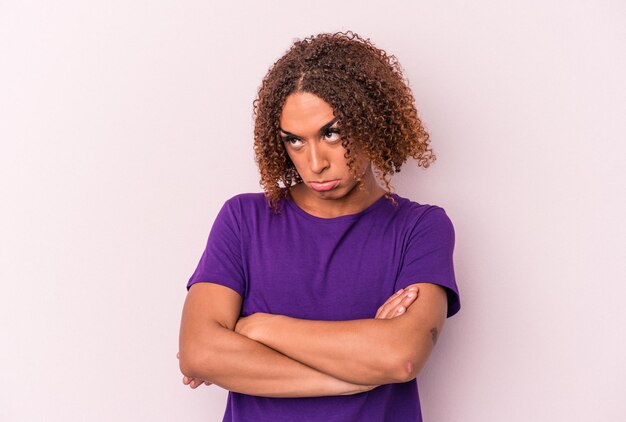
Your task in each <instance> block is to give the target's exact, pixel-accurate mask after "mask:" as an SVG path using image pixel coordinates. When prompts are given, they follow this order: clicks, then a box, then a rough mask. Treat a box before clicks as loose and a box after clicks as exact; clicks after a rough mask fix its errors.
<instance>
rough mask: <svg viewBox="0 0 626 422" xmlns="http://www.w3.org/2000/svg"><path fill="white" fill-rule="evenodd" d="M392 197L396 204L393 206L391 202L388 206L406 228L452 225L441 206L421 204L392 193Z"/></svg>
mask: <svg viewBox="0 0 626 422" xmlns="http://www.w3.org/2000/svg"><path fill="white" fill-rule="evenodd" d="M393 197H394V198H395V200H396V202H397V206H395V207H394V206H393V205H391V204H390V206H391V207H392V208H393V212H394V214H396V218H397V219H398V221H400V222H402V223H403V224H404V225H405V226H407V228H410V229H421V228H424V227H431V226H441V227H445V226H452V221H451V220H450V218H449V216H448V214H447V212H446V210H445V209H444V208H443V207H442V206H439V205H434V204H427V203H424V204H422V203H419V202H417V201H414V200H411V199H409V198H405V197H402V196H399V195H397V194H393Z"/></svg>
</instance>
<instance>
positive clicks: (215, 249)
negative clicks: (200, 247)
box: [187, 198, 245, 297]
mask: <svg viewBox="0 0 626 422" xmlns="http://www.w3.org/2000/svg"><path fill="white" fill-rule="evenodd" d="M236 209H237V207H234V206H233V198H231V199H229V200H228V201H226V203H225V204H224V205H223V206H222V208H221V209H220V211H219V213H218V214H217V217H216V218H215V221H214V222H213V226H212V227H211V231H210V233H209V238H208V240H207V243H206V247H205V249H204V252H203V253H202V256H201V257H200V262H198V266H197V267H196V270H195V271H194V273H193V275H192V276H191V277H190V278H189V281H188V283H187V290H189V288H190V287H191V286H192V285H193V284H194V283H198V282H210V283H216V284H221V285H223V286H226V287H229V288H231V289H233V290H235V291H236V292H237V293H239V295H241V297H244V294H245V276H244V271H243V264H242V254H241V250H242V248H241V238H240V232H241V231H240V229H239V224H238V221H239V219H238V218H237V217H238V215H237V213H236Z"/></svg>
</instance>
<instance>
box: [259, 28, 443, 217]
mask: <svg viewBox="0 0 626 422" xmlns="http://www.w3.org/2000/svg"><path fill="white" fill-rule="evenodd" d="M295 92H308V93H311V94H314V95H316V96H318V97H320V98H321V99H323V100H324V101H326V102H327V103H328V104H330V105H331V107H332V109H333V113H334V115H335V116H338V117H339V122H340V125H341V136H342V145H343V147H344V148H345V149H346V154H345V157H346V159H347V164H348V167H349V169H350V172H351V173H352V175H353V177H354V178H355V180H357V181H359V182H360V177H359V176H358V175H357V174H355V171H356V170H355V168H354V162H355V157H354V156H353V155H352V154H351V152H354V151H355V150H358V152H359V153H364V154H366V156H367V157H368V159H369V160H370V161H371V163H372V165H373V168H374V170H375V172H376V173H377V176H378V178H379V179H380V180H382V181H383V183H384V185H385V187H386V190H387V191H392V188H391V185H390V177H389V176H390V175H392V174H394V173H397V172H399V171H400V167H401V166H402V164H404V163H405V162H406V160H407V159H408V157H409V156H410V157H413V158H415V159H416V160H417V161H418V166H422V167H424V168H427V167H428V166H429V165H430V164H431V163H432V162H434V161H435V160H436V158H437V157H436V155H435V154H434V153H433V152H432V150H431V148H430V146H429V143H430V141H429V135H428V133H427V132H426V130H425V129H424V127H423V125H422V122H421V120H420V118H419V117H418V114H417V110H416V108H415V105H414V98H413V94H412V92H411V89H410V88H409V85H408V80H406V79H405V77H404V76H403V73H402V67H401V66H400V63H399V62H398V61H397V59H396V57H395V56H393V55H388V54H387V53H386V52H385V51H384V50H381V49H379V48H377V47H375V46H374V45H373V44H372V42H371V41H370V40H369V39H363V38H362V37H360V36H359V35H357V34H356V33H354V32H352V31H347V32H337V33H334V34H330V33H326V34H318V35H314V36H310V37H307V38H305V39H303V40H298V39H296V41H295V42H294V43H293V45H292V46H291V48H290V49H289V50H288V51H287V52H286V53H285V54H284V55H283V56H282V57H281V58H280V59H278V60H277V61H276V62H275V63H274V64H273V65H272V66H271V67H270V69H269V70H268V72H267V74H266V76H265V77H264V78H263V82H262V84H261V86H260V87H259V90H258V95H257V98H256V99H255V100H254V102H253V110H254V112H253V117H254V152H255V161H256V163H257V165H258V166H259V171H260V173H261V180H260V184H261V186H263V190H264V191H265V196H266V198H267V199H268V201H269V204H270V206H271V207H272V209H274V211H275V212H279V211H280V209H279V207H278V206H277V203H278V201H279V200H280V199H281V198H282V197H284V196H286V195H287V193H288V192H289V188H290V187H291V186H292V185H294V184H297V183H300V182H301V181H302V179H301V178H300V175H299V174H298V172H297V171H296V168H295V166H294V165H293V163H292V162H291V159H290V158H289V156H288V155H287V151H286V150H285V146H284V145H283V142H282V141H281V139H280V135H279V125H280V115H281V112H282V109H283V105H284V104H285V101H286V99H287V97H288V96H289V95H290V94H292V93H295ZM279 182H282V183H283V185H284V188H281V187H280V186H279ZM385 195H386V196H387V198H389V199H390V200H391V201H392V202H393V198H392V197H391V196H389V194H388V193H386V194H385Z"/></svg>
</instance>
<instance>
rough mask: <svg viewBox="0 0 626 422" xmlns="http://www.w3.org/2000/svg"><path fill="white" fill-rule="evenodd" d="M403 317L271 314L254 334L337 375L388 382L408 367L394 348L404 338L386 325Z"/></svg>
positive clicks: (367, 381) (349, 379)
mask: <svg viewBox="0 0 626 422" xmlns="http://www.w3.org/2000/svg"><path fill="white" fill-rule="evenodd" d="M401 319H402V317H398V318H394V319H358V320H348V321H315V320H305V319H297V318H291V317H288V316H284V315H274V316H273V317H271V318H267V319H265V320H263V324H262V325H263V326H262V329H257V330H255V331H254V333H253V337H252V338H254V339H255V340H258V341H259V342H261V343H263V344H265V345H267V346H269V347H271V348H272V349H275V350H277V351H279V352H281V353H283V354H285V355H287V356H289V357H290V358H293V359H295V360H297V361H299V362H302V363H304V364H306V365H308V366H311V367H313V368H315V369H318V370H320V371H322V372H324V373H326V374H329V375H331V376H333V377H336V378H339V379H341V380H344V381H347V382H350V383H356V384H372V385H381V384H390V383H395V382H401V380H402V377H403V374H404V373H405V372H406V371H405V369H404V368H403V367H402V365H403V364H402V363H401V357H402V356H404V355H405V353H404V350H399V349H398V348H399V347H401V346H400V345H402V344H404V343H403V341H404V340H406V339H401V338H398V334H396V333H398V331H397V330H393V329H391V327H390V324H398V323H401Z"/></svg>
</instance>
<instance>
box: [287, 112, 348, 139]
mask: <svg viewBox="0 0 626 422" xmlns="http://www.w3.org/2000/svg"><path fill="white" fill-rule="evenodd" d="M337 120H339V117H335V118H334V119H332V120H331V121H330V122H328V123H326V124H325V125H324V126H322V127H321V128H320V133H323V132H324V131H326V130H327V129H329V128H330V127H331V126H332V125H334V124H335V122H336V121H337ZM278 129H280V131H281V132H284V133H286V134H287V135H291V136H295V137H296V138H300V136H298V135H294V134H293V133H291V132H287V131H286V130H284V129H283V128H282V127H280V126H278Z"/></svg>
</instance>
